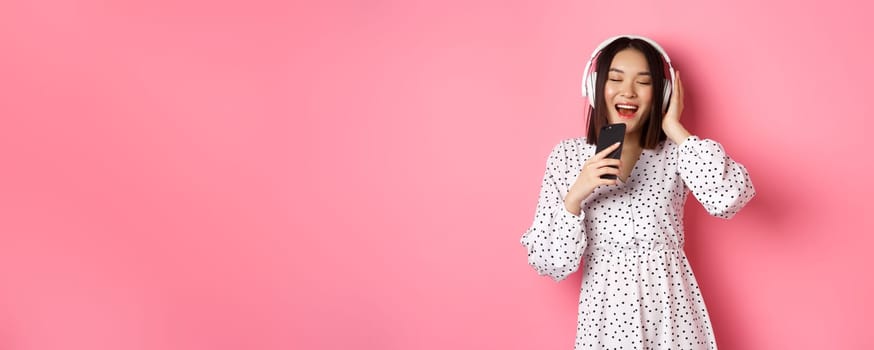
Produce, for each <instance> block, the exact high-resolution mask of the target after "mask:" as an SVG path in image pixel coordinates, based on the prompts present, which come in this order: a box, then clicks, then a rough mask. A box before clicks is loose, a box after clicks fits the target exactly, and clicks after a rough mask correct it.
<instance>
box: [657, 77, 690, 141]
mask: <svg viewBox="0 0 874 350" xmlns="http://www.w3.org/2000/svg"><path fill="white" fill-rule="evenodd" d="M675 75H676V79H675V80H674V84H673V86H672V89H671V90H672V91H671V103H670V105H669V106H668V111H667V112H665V116H664V118H662V130H664V131H665V134H666V135H668V138H670V139H671V140H672V141H674V143H676V144H678V145H679V144H681V143H683V141H686V138H687V137H689V136H690V135H691V134H689V131H687V130H686V128H684V127H683V124H680V116H681V115H682V114H683V81H682V80H681V79H680V71H676V73H675Z"/></svg>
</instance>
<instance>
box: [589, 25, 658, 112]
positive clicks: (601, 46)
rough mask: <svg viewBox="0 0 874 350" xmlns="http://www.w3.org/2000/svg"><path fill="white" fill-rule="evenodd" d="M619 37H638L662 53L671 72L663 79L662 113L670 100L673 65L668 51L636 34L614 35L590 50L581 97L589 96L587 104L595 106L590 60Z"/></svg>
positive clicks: (593, 75)
mask: <svg viewBox="0 0 874 350" xmlns="http://www.w3.org/2000/svg"><path fill="white" fill-rule="evenodd" d="M621 38H628V39H640V40H643V41H645V42H647V43H649V44H650V45H652V47H654V48H655V49H656V50H657V51H658V52H659V53H660V54H661V55H662V58H664V60H665V62H666V63H667V64H668V71H670V73H671V79H669V80H668V79H665V93H664V97H665V99H664V101H663V102H662V113H664V112H665V111H667V108H668V103H669V102H670V101H671V92H672V91H673V90H671V89H672V85H673V81H674V78H675V76H674V66H672V65H671V58H670V57H668V53H667V52H665V50H664V49H662V47H661V46H660V45H659V44H657V43H656V42H655V41H653V40H652V39H649V38H645V37H642V36H638V35H619V36H615V37H612V38H610V39H607V40H604V42H602V43H601V45H598V47H597V48H596V49H595V51H594V52H592V57H589V61H588V62H586V69H585V70H584V71H583V97H588V98H589V105H590V106H592V107H594V106H595V81H596V79H595V78H596V75H597V72H592V71H591V68H593V67H592V62H594V61H595V58H596V57H598V55H600V54H601V50H603V49H604V48H605V47H607V45H610V44H611V43H613V42H614V41H616V40H618V39H621Z"/></svg>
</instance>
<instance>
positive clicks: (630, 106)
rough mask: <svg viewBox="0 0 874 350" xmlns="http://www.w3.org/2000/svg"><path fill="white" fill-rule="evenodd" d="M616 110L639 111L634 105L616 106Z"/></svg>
mask: <svg viewBox="0 0 874 350" xmlns="http://www.w3.org/2000/svg"><path fill="white" fill-rule="evenodd" d="M616 108H622V109H637V107H636V106H632V105H616Z"/></svg>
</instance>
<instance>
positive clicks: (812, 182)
mask: <svg viewBox="0 0 874 350" xmlns="http://www.w3.org/2000/svg"><path fill="white" fill-rule="evenodd" d="M310 3H311V4H303V3H300V4H298V3H291V4H289V3H287V2H282V1H274V2H269V1H240V2H239V3H232V2H224V1H218V2H214V1H198V2H193V1H185V2H179V1H143V0H141V1H135V2H134V1H127V2H103V1H93V0H90V1H89V0H83V1H29V0H12V1H3V2H2V3H0V47H2V54H0V82H2V83H0V89H2V90H0V93H2V95H0V161H2V171H0V349H16V350H19V349H21V350H25V349H73V350H78V349H532V348H536V349H570V348H572V346H573V338H574V332H575V328H576V323H575V322H576V306H577V297H578V293H579V282H580V276H579V274H575V275H573V276H572V277H571V278H570V279H569V280H567V281H565V282H562V283H560V284H555V283H553V282H551V281H550V280H548V279H546V278H543V277H538V276H536V274H535V273H534V270H532V269H530V268H529V267H528V265H527V264H526V260H525V250H524V248H523V247H522V246H521V245H520V244H519V238H520V236H521V234H522V233H523V232H524V230H525V229H526V228H527V226H528V225H529V224H530V223H531V220H532V218H533V214H534V206H535V203H536V200H537V193H538V191H539V184H540V177H541V176H542V173H543V167H544V166H545V161H546V156H547V154H548V152H549V150H550V149H551V147H552V146H553V145H555V143H557V142H558V141H559V140H560V139H562V138H567V137H575V136H579V135H581V134H582V130H583V123H584V120H583V118H582V111H583V108H584V107H585V104H584V100H583V99H582V98H581V97H580V96H579V86H580V76H581V72H582V69H583V65H584V64H585V60H586V59H587V58H588V56H589V54H590V53H591V50H592V49H593V48H594V47H595V45H597V44H598V43H600V42H601V40H603V39H605V38H607V37H609V36H613V35H616V34H620V33H637V34H641V35H647V36H650V37H652V38H654V39H656V40H658V41H659V42H660V43H661V44H662V45H663V46H664V47H665V48H666V50H668V52H669V53H670V55H671V56H672V58H673V59H674V61H675V62H676V66H677V68H678V69H679V70H680V71H682V73H683V78H684V80H685V83H686V90H687V101H686V102H687V110H686V113H685V114H684V121H685V123H686V124H687V127H689V129H691V130H692V131H693V132H694V133H695V134H698V135H700V136H702V137H707V138H713V139H716V140H718V141H720V142H721V143H722V144H723V145H724V146H725V148H726V149H727V150H728V152H729V154H730V155H732V156H733V157H734V158H735V159H736V160H738V161H739V162H741V163H743V164H744V165H746V166H747V168H748V169H749V171H750V173H751V175H752V178H753V180H754V183H755V185H756V187H757V189H758V192H759V194H758V196H757V197H756V198H755V199H754V200H753V202H752V203H751V204H750V205H749V206H748V207H747V208H745V209H744V210H743V211H742V212H741V213H740V214H739V215H738V216H737V217H736V218H735V219H733V220H731V221H723V220H721V219H716V218H712V217H709V216H707V215H706V213H705V212H704V210H703V209H702V208H701V206H700V204H698V203H697V202H695V201H694V200H690V202H689V205H688V207H687V208H688V210H687V215H688V216H687V229H688V243H687V247H686V248H687V252H688V254H689V257H690V259H691V260H692V266H693V267H694V268H695V272H696V274H697V276H698V278H699V281H700V284H701V287H702V289H703V293H704V296H705V299H706V301H707V303H708V306H709V308H710V312H711V314H712V317H713V324H714V328H715V331H716V335H717V339H718V340H719V344H720V347H721V348H722V349H826V348H828V349H863V348H871V347H872V346H874V336H872V335H871V332H870V330H869V328H870V327H869V326H870V319H871V315H872V313H874V301H872V300H871V298H870V295H872V294H874V287H872V286H874V277H872V276H874V274H872V273H871V271H870V268H871V266H872V263H874V258H872V256H874V254H872V253H871V251H872V250H871V249H872V245H874V238H872V233H874V227H872V226H874V225H872V217H874V215H872V214H871V213H870V212H869V211H870V209H871V208H872V206H871V205H870V204H869V201H870V200H871V199H872V198H874V191H872V187H871V186H870V185H868V181H869V179H870V178H871V170H872V168H871V163H870V162H871V151H870V150H869V147H870V141H871V136H870V135H871V130H872V129H871V128H872V122H871V120H872V119H871V117H870V114H871V112H870V111H868V110H869V109H870V107H869V106H868V104H869V103H870V102H871V101H872V96H871V92H872V84H874V69H872V64H871V62H872V61H874V55H872V53H871V51H870V49H869V48H868V46H869V43H870V41H871V38H870V35H871V33H872V32H874V26H872V24H871V23H872V21H871V20H870V18H869V17H870V14H871V9H870V8H866V9H863V8H860V7H859V6H861V5H860V4H861V3H860V2H854V1H848V0H838V1H827V2H826V1H822V2H820V3H822V5H812V4H808V2H807V1H784V2H782V3H781V2H779V1H777V2H763V1H753V0H743V1H734V2H732V4H725V5H708V4H705V3H706V2H701V1H694V0H678V1H664V2H662V3H656V2H655V1H643V0H641V1H628V2H622V3H617V2H611V1H603V2H600V4H598V3H584V2H582V1H556V2H550V3H544V4H535V2H531V1H518V2H507V1H485V0H476V1H471V0H465V1H431V2H424V1H371V2H363V1H346V2H340V1H332V2H318V1H311V2H310Z"/></svg>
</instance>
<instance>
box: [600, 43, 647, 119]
mask: <svg viewBox="0 0 874 350" xmlns="http://www.w3.org/2000/svg"><path fill="white" fill-rule="evenodd" d="M652 90H653V89H652V75H651V74H650V71H649V64H647V62H646V57H645V56H644V55H643V53H641V52H640V51H637V50H635V49H624V50H622V51H619V52H617V53H616V56H614V57H613V62H612V63H611V64H610V71H609V72H608V73H607V82H606V85H604V98H605V102H607V120H608V121H609V122H610V123H611V124H616V123H625V126H626V133H635V132H639V131H640V128H641V126H642V125H643V123H644V122H645V121H646V118H648V117H649V111H650V109H651V108H652V95H653V92H652Z"/></svg>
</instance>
